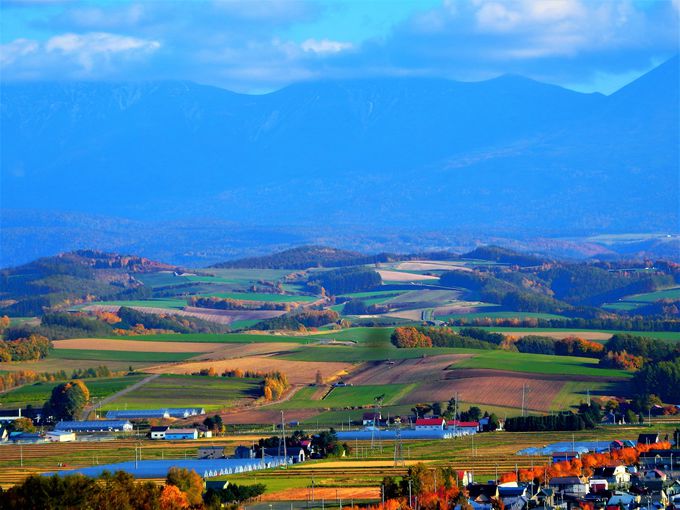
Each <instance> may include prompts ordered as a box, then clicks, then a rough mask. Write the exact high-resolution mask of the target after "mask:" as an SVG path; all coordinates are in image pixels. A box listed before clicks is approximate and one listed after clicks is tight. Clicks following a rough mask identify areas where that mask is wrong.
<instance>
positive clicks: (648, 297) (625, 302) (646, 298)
mask: <svg viewBox="0 0 680 510" xmlns="http://www.w3.org/2000/svg"><path fill="white" fill-rule="evenodd" d="M661 299H680V287H673V288H671V289H664V290H657V291H655V292H646V293H644V294H633V295H630V296H626V297H623V298H621V299H620V300H619V301H616V302H614V303H606V304H604V305H603V306H602V307H603V308H608V309H610V310H624V311H630V310H635V309H636V308H638V307H640V306H643V305H646V304H649V303H653V302H655V301H659V300H661Z"/></svg>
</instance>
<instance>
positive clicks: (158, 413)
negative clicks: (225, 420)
mask: <svg viewBox="0 0 680 510" xmlns="http://www.w3.org/2000/svg"><path fill="white" fill-rule="evenodd" d="M199 414H205V409H203V408H202V407H167V408H162V409H125V410H122V411H107V412H106V418H107V419H110V420H149V419H154V418H156V419H161V418H189V417H191V416H198V415H199Z"/></svg>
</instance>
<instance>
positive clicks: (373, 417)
mask: <svg viewBox="0 0 680 510" xmlns="http://www.w3.org/2000/svg"><path fill="white" fill-rule="evenodd" d="M380 420H382V415H381V414H380V413H379V412H377V413H375V412H373V413H364V415H363V416H362V418H361V424H362V425H364V426H366V425H377V424H378V423H380Z"/></svg>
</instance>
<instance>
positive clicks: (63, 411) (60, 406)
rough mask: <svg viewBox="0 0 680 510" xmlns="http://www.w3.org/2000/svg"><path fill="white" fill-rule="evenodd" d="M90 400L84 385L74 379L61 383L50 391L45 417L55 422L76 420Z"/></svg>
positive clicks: (88, 392)
mask: <svg viewBox="0 0 680 510" xmlns="http://www.w3.org/2000/svg"><path fill="white" fill-rule="evenodd" d="M89 400H90V391H89V390H88V389H87V386H85V383H84V382H83V381H82V380H80V379H76V380H73V381H69V382H65V383H61V384H59V385H57V386H55V387H54V388H53V389H52V394H51V396H50V399H49V400H48V401H47V402H46V403H45V409H44V412H45V415H46V416H54V417H55V418H56V419H57V420H72V419H74V418H76V417H77V416H78V415H79V414H80V413H81V412H82V410H83V409H84V408H85V406H86V405H87V402H88V401H89Z"/></svg>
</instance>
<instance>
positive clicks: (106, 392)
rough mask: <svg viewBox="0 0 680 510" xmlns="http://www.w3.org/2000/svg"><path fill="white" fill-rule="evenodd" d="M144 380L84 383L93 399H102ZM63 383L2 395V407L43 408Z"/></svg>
mask: <svg viewBox="0 0 680 510" xmlns="http://www.w3.org/2000/svg"><path fill="white" fill-rule="evenodd" d="M143 378H144V376H141V375H129V376H124V377H112V378H96V379H82V381H83V382H84V383H85V385H86V386H87V388H88V389H89V390H90V395H91V397H93V398H96V399H101V398H105V397H108V396H110V395H113V394H114V393H117V392H119V391H120V390H123V389H125V388H127V387H128V386H130V385H132V384H134V383H136V382H139V381H141V380H142V379H143ZM62 382H64V381H57V382H37V383H33V384H27V385H25V386H21V387H18V388H15V389H12V390H10V391H8V392H5V393H0V405H2V406H3V407H10V406H11V407H14V406H18V407H26V406H27V405H32V406H33V407H42V405H43V404H44V403H45V402H46V401H47V400H48V399H49V398H50V394H51V393H52V388H54V387H55V386H57V385H58V384H61V383H62Z"/></svg>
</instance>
